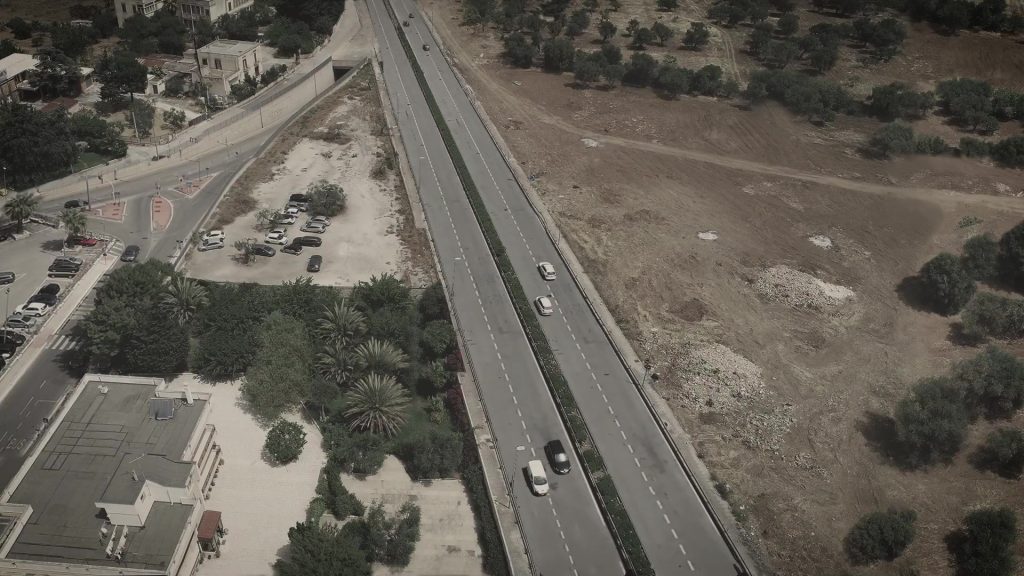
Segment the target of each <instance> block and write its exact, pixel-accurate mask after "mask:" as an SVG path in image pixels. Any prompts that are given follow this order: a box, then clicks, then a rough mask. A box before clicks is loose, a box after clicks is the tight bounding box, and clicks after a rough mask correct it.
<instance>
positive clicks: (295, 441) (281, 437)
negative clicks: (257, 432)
mask: <svg viewBox="0 0 1024 576" xmlns="http://www.w3.org/2000/svg"><path fill="white" fill-rule="evenodd" d="M305 445H306V431H305V430H303V429H302V426H299V425H298V424H296V423H295V422H289V421H287V420H278V421H277V422H276V423H274V427H273V428H271V429H270V431H269V432H267V441H266V442H265V443H264V444H263V449H264V450H266V451H267V454H269V455H270V457H271V458H273V459H274V461H275V462H277V463H278V464H287V463H289V462H294V461H295V460H297V459H298V457H299V455H300V454H302V448H303V447H304V446H305Z"/></svg>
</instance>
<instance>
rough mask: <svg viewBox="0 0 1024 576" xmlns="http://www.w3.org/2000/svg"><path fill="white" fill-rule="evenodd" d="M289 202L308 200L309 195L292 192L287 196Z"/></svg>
mask: <svg viewBox="0 0 1024 576" xmlns="http://www.w3.org/2000/svg"><path fill="white" fill-rule="evenodd" d="M288 201H289V202H309V196H306V195H305V194H292V195H291V196H289V197H288Z"/></svg>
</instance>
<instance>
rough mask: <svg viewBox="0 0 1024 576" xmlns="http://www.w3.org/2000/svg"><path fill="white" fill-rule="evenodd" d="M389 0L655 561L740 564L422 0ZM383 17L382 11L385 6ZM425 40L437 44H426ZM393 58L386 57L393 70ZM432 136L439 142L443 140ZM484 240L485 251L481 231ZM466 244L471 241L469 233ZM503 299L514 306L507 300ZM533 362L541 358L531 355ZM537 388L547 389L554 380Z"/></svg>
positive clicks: (673, 566)
mask: <svg viewBox="0 0 1024 576" xmlns="http://www.w3.org/2000/svg"><path fill="white" fill-rule="evenodd" d="M388 1H391V3H392V6H393V7H394V10H395V12H396V13H397V14H398V15H399V17H400V18H403V19H404V18H406V15H409V14H412V15H413V16H414V17H412V18H409V26H408V27H403V28H402V30H403V31H404V33H405V34H406V35H407V37H408V39H409V42H410V44H412V46H414V52H415V54H416V58H417V60H418V62H419V65H420V67H421V68H422V69H423V71H424V74H425V76H426V78H427V82H428V84H429V86H430V90H431V92H433V94H434V97H435V98H436V99H437V101H438V104H439V105H440V107H441V109H442V112H443V114H444V117H445V121H446V123H447V124H448V127H449V129H450V130H451V132H452V133H453V135H454V138H455V140H456V142H457V145H458V147H459V150H460V151H461V153H462V156H463V158H464V159H465V160H466V162H467V164H468V166H469V171H470V174H471V175H472V178H473V180H474V181H475V182H476V184H477V187H478V188H479V190H480V194H481V195H482V196H483V199H484V202H485V204H486V206H487V209H488V212H489V213H490V216H491V218H492V220H493V221H494V224H495V226H496V227H497V230H498V233H499V235H500V237H501V240H502V242H503V244H504V246H505V248H506V250H507V253H508V256H509V258H510V259H511V261H512V263H513V265H514V267H515V270H516V273H517V274H518V276H519V278H520V281H521V282H522V285H523V288H524V290H525V291H526V293H527V295H528V296H529V297H531V298H533V297H536V296H540V295H545V294H550V295H551V296H552V297H553V299H554V301H555V313H554V315H553V316H550V317H546V318H542V319H541V324H542V326H543V328H544V331H545V334H546V336H547V338H548V340H549V342H550V343H551V345H552V348H553V349H554V350H555V353H556V357H557V359H558V361H559V363H560V365H561V367H562V371H563V373H564V374H565V376H566V378H567V380H568V382H569V384H570V387H571V388H572V391H573V394H574V396H575V398H576V401H577V402H578V404H579V407H580V409H581V410H582V413H583V415H584V417H585V419H586V422H587V425H588V426H589V428H590V431H591V434H592V436H593V438H594V440H595V442H596V444H597V447H598V449H599V450H600V452H601V454H602V455H603V456H604V459H605V462H606V465H607V467H608V470H609V471H610V472H611V474H612V477H613V478H614V480H615V483H616V485H617V487H618V489H619V493H620V495H621V497H622V501H623V504H624V505H625V507H626V509H627V510H628V512H629V514H630V517H631V518H632V520H633V523H634V525H635V526H636V530H637V532H638V534H639V535H640V538H641V540H642V541H643V544H644V547H645V549H646V551H647V554H648V556H649V558H650V560H651V563H652V565H653V566H654V568H655V570H656V571H657V573H659V574H689V573H696V574H702V575H713V576H734V575H736V574H737V573H740V570H739V568H738V566H737V563H736V560H735V558H734V556H733V553H732V551H731V550H730V548H729V546H728V545H727V543H726V542H725V540H724V539H723V536H722V535H721V534H720V532H719V531H718V529H717V527H716V526H715V523H714V522H713V521H712V519H711V517H710V516H709V514H708V512H707V510H706V509H705V507H704V505H703V502H702V501H701V499H700V498H699V496H698V495H697V493H696V491H695V489H694V486H693V485H692V484H691V483H690V480H689V478H688V477H687V475H686V473H685V471H684V470H683V468H682V467H681V465H680V463H679V461H678V460H677V459H676V456H675V454H674V452H673V451H672V448H671V447H670V445H669V443H668V442H667V440H666V439H665V438H664V436H663V435H662V433H661V430H660V428H659V427H658V425H657V423H656V422H655V420H654V418H653V416H652V414H651V413H650V411H649V410H648V408H647V406H646V404H645V403H644V401H643V399H642V398H641V397H640V394H639V392H638V391H637V389H636V387H635V385H634V384H633V383H632V381H631V379H630V376H629V374H628V373H627V372H626V369H625V367H624V366H623V365H622V364H621V363H620V361H619V360H618V357H617V356H616V354H615V350H614V349H613V347H612V345H611V343H610V342H609V340H608V338H607V337H606V335H605V333H604V331H603V330H602V328H601V326H600V324H599V323H598V321H597V318H595V316H594V315H593V313H592V311H591V309H590V308H589V306H588V305H587V302H586V300H585V298H584V296H583V294H582V293H581V292H580V290H579V288H578V286H577V285H576V284H575V283H574V282H573V280H572V278H571V277H570V275H569V274H568V272H567V271H566V270H565V269H564V268H565V265H564V263H563V262H562V261H561V259H560V256H559V253H558V251H557V249H556V247H555V245H554V243H553V242H552V240H551V238H550V237H549V236H548V234H547V232H546V231H545V229H544V227H543V224H542V223H541V221H540V219H539V218H538V216H537V214H536V213H535V212H534V210H533V208H532V207H531V206H530V204H529V201H528V200H527V198H526V195H525V193H524V192H523V190H522V189H521V188H520V187H519V186H518V184H517V182H516V181H515V178H514V177H513V174H512V172H511V170H510V169H509V167H508V165H507V164H506V163H505V161H504V159H503V158H502V156H501V154H500V152H499V151H498V149H497V146H496V145H495V144H494V142H493V141H492V140H491V138H490V136H489V134H488V132H487V130H486V128H485V127H484V124H483V122H482V120H481V119H480V117H479V116H478V115H477V113H476V111H475V109H474V108H473V106H472V104H471V103H470V101H469V98H468V97H467V95H466V93H465V92H464V91H463V89H462V86H461V85H460V83H459V82H458V80H457V78H456V77H455V74H454V73H453V71H452V69H451V68H450V66H449V65H448V62H447V61H446V60H445V58H444V57H443V54H442V52H441V51H440V49H439V47H438V46H437V44H436V42H435V41H434V38H433V36H432V35H431V33H430V31H429V29H428V27H427V25H426V24H425V22H424V19H423V15H422V13H421V12H420V11H419V8H418V6H417V4H416V3H415V2H413V1H411V0H388ZM375 17H377V18H383V17H384V11H383V9H380V10H379V14H378V15H375ZM389 24H390V23H389ZM384 28H390V29H389V30H382V33H383V34H385V35H392V36H393V35H394V34H396V31H395V30H394V28H393V27H391V26H384ZM385 37H386V36H385ZM382 42H383V40H382ZM392 44H395V43H394V42H392ZM423 45H426V46H428V47H429V48H430V49H429V50H421V49H420V47H421V46H423ZM404 58H405V54H404V53H402V52H401V50H399V49H398V47H397V45H394V46H392V50H391V51H390V54H388V58H387V59H386V60H388V61H389V62H388V64H390V61H391V60H397V61H398V72H400V73H401V77H402V82H403V83H404V86H405V88H406V89H408V90H410V91H414V92H415V91H417V85H416V80H415V78H414V76H413V73H412V70H411V69H410V67H409V66H408V63H406V62H403V59H404ZM387 68H388V65H387V64H386V65H385V71H387ZM390 72H391V73H392V74H394V73H395V70H394V69H393V68H392V70H390ZM389 82H390V79H389ZM414 99H415V98H414ZM395 101H396V104H395V106H396V108H401V106H400V105H399V104H398V103H399V102H402V101H404V100H402V99H399V98H396V99H395ZM408 110H409V109H406V112H407V113H408ZM401 112H402V111H401V110H399V113H401ZM411 113H412V114H413V115H414V116H415V118H416V120H417V121H418V123H419V125H420V126H421V128H422V127H423V125H426V124H431V129H432V130H433V126H432V124H433V121H432V118H431V115H430V113H429V111H428V110H427V109H426V107H425V106H423V107H418V106H413V107H412V108H411ZM403 134H405V130H404V126H403ZM429 146H430V147H431V148H433V147H434V144H429ZM437 146H438V148H439V149H438V150H437V151H432V154H438V153H441V152H443V145H441V144H440V143H439V144H437ZM410 150H411V151H410V156H413V154H415V153H416V150H417V149H416V148H415V147H410ZM445 195H446V197H447V198H448V202H449V203H453V202H455V197H456V196H458V197H459V201H460V202H465V198H464V193H463V191H462V189H461V187H460V186H459V185H458V182H457V180H456V181H453V183H452V184H451V185H447V183H446V186H445ZM431 230H432V231H433V230H434V227H433V226H432V228H431ZM435 235H436V232H435ZM477 236H479V234H477ZM477 242H478V243H479V245H480V248H481V249H482V250H485V251H486V248H485V247H484V244H483V239H482V237H481V238H479V240H477ZM466 244H467V247H468V244H469V243H468V242H467V243H466ZM442 253H443V251H442ZM543 261H548V262H554V263H556V266H558V267H559V272H560V274H559V276H558V279H557V280H555V281H554V282H545V281H544V280H543V279H541V278H540V276H539V275H538V274H537V272H536V266H537V264H538V263H539V262H543ZM456 286H459V284H458V283H456ZM456 290H458V288H456ZM502 303H503V304H504V307H506V308H510V306H509V305H508V303H507V302H504V300H503V301H502ZM485 306H486V310H487V312H492V308H491V307H490V305H489V304H488V303H485ZM456 308H458V309H459V312H460V313H461V312H462V310H463V308H462V307H461V306H460V305H459V304H456ZM492 313H493V312H492ZM510 314H511V312H510ZM478 362H479V361H478ZM530 364H531V365H532V364H533V360H532V359H531V361H530ZM538 393H542V394H545V395H546V394H547V390H546V389H543V390H541V391H539V392H538ZM484 400H485V402H486V403H487V404H488V406H502V404H500V403H499V404H495V403H494V402H493V401H492V398H490V397H487V396H485V398H484ZM492 410H493V408H492ZM527 431H532V429H531V428H528V429H527ZM502 441H504V439H502ZM563 490H564V488H563ZM520 500H522V498H520ZM524 531H525V532H526V538H527V539H528V540H529V542H530V545H531V548H532V549H533V550H534V551H535V553H536V550H537V549H538V548H542V547H548V546H550V545H551V541H550V540H549V539H548V538H546V537H544V535H543V534H541V535H539V536H540V537H538V535H537V534H535V533H534V532H533V531H532V527H531V526H529V525H526V526H524ZM595 549H596V546H594V545H591V546H589V547H588V552H589V551H593V550H595ZM542 572H544V571H542ZM552 573H554V572H552ZM588 573H609V570H608V568H607V565H605V566H604V568H603V569H602V570H600V571H598V572H588Z"/></svg>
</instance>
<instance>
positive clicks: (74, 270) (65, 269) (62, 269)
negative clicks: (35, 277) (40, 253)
mask: <svg viewBox="0 0 1024 576" xmlns="http://www.w3.org/2000/svg"><path fill="white" fill-rule="evenodd" d="M79 268H80V267H79V266H73V265H71V264H64V263H61V264H52V265H50V267H49V268H47V269H46V271H47V272H48V273H49V275H50V276H62V277H65V278H71V277H72V276H74V275H75V274H78V270H79Z"/></svg>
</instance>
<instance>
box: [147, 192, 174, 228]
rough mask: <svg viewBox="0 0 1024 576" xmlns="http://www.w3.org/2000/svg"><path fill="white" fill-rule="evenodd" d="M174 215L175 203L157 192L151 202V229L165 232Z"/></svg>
mask: <svg viewBox="0 0 1024 576" xmlns="http://www.w3.org/2000/svg"><path fill="white" fill-rule="evenodd" d="M172 217H174V205H173V204H171V201H170V200H168V199H166V198H164V197H163V196H160V195H159V194H157V195H156V196H153V200H152V202H151V204H150V216H149V221H150V230H152V231H153V232H163V231H165V230H167V227H168V226H170V225H171V218H172Z"/></svg>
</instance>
